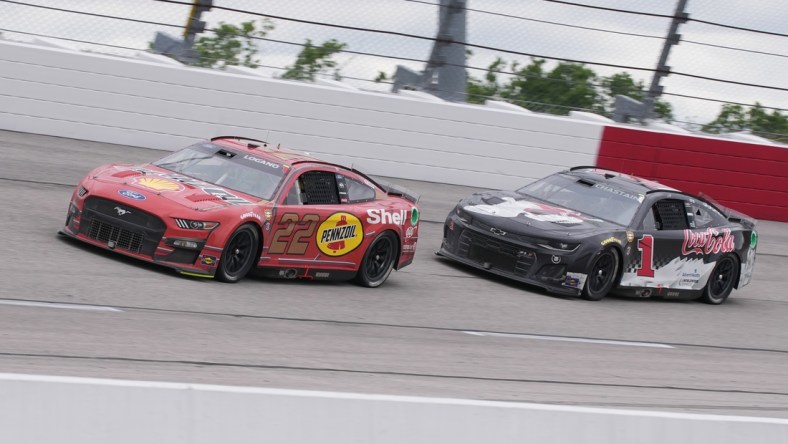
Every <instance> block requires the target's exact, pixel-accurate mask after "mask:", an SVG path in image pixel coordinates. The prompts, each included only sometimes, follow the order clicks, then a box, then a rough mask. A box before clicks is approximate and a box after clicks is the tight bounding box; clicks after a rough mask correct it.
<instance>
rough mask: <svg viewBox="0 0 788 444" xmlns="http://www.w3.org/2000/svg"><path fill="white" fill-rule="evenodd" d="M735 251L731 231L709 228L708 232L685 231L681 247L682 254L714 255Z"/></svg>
mask: <svg viewBox="0 0 788 444" xmlns="http://www.w3.org/2000/svg"><path fill="white" fill-rule="evenodd" d="M733 250H734V242H733V235H731V230H730V229H728V228H723V229H722V231H721V232H720V231H717V229H716V228H707V229H706V231H692V230H684V243H683V244H682V245H681V254H682V255H684V256H686V255H688V254H712V253H715V254H716V253H720V252H723V253H730V252H731V251H733Z"/></svg>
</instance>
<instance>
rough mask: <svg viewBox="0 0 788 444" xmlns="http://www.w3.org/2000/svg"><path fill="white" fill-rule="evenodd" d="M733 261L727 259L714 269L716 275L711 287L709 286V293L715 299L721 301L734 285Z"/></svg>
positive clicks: (713, 277)
mask: <svg viewBox="0 0 788 444" xmlns="http://www.w3.org/2000/svg"><path fill="white" fill-rule="evenodd" d="M734 271H735V270H734V268H733V261H732V260H730V259H729V258H725V259H723V260H722V261H720V263H719V264H718V265H717V268H715V269H714V275H713V276H712V277H711V279H712V281H711V285H710V286H709V293H710V296H711V297H712V298H713V299H719V298H721V297H723V296H725V293H727V292H728V289H729V288H730V287H731V286H732V285H733V273H734Z"/></svg>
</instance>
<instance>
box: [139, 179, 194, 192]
mask: <svg viewBox="0 0 788 444" xmlns="http://www.w3.org/2000/svg"><path fill="white" fill-rule="evenodd" d="M134 183H135V184H136V185H139V186H141V187H145V188H150V189H151V190H154V191H181V190H183V185H181V184H180V183H178V182H175V181H174V180H169V179H163V178H161V177H138V178H136V179H134Z"/></svg>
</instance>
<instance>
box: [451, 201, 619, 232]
mask: <svg viewBox="0 0 788 444" xmlns="http://www.w3.org/2000/svg"><path fill="white" fill-rule="evenodd" d="M460 206H462V209H463V210H464V211H465V212H467V213H468V214H469V215H470V216H471V217H473V218H475V219H477V220H479V221H482V222H484V223H485V224H487V225H491V226H494V227H498V228H501V229H502V230H506V231H509V232H513V233H520V234H526V235H528V234H530V235H536V234H552V235H559V236H562V237H563V236H580V235H589V234H594V233H597V232H601V231H609V230H612V229H616V228H618V229H620V228H621V227H620V226H619V225H617V224H615V223H612V222H608V221H605V220H602V219H599V218H596V217H593V216H590V215H587V214H584V213H581V212H578V211H575V210H572V209H569V208H564V207H561V206H557V205H554V204H548V203H546V202H543V201H540V200H537V199H534V198H529V197H527V196H524V195H521V194H517V193H515V192H511V191H490V192H486V193H478V194H474V195H472V196H470V197H468V198H466V199H463V200H462V201H460Z"/></svg>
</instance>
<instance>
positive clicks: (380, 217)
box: [367, 209, 412, 225]
mask: <svg viewBox="0 0 788 444" xmlns="http://www.w3.org/2000/svg"><path fill="white" fill-rule="evenodd" d="M406 215H407V211H406V210H397V211H388V210H383V209H381V210H367V223H369V224H372V225H375V224H394V225H404V224H405V221H406V220H407V219H406ZM411 219H412V218H411Z"/></svg>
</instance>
